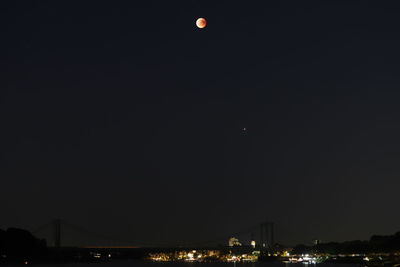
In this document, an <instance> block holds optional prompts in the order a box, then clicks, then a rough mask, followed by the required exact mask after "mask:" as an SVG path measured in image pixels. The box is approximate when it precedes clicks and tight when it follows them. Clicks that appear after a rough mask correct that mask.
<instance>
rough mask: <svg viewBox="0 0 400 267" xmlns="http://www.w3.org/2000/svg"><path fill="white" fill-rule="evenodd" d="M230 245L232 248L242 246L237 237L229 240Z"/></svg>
mask: <svg viewBox="0 0 400 267" xmlns="http://www.w3.org/2000/svg"><path fill="white" fill-rule="evenodd" d="M228 245H229V246H230V247H236V246H241V245H242V244H241V243H240V242H239V239H237V238H236V237H231V238H229V240H228Z"/></svg>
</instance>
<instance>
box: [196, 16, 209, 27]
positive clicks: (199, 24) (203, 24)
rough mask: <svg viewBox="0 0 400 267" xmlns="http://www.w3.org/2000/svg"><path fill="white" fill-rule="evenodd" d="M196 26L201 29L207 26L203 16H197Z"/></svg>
mask: <svg viewBox="0 0 400 267" xmlns="http://www.w3.org/2000/svg"><path fill="white" fill-rule="evenodd" d="M196 26H197V27H198V28H200V29H203V28H205V27H206V26H207V21H206V19H205V18H198V19H197V20H196Z"/></svg>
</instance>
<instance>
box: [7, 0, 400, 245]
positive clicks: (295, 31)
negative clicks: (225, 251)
mask: <svg viewBox="0 0 400 267" xmlns="http://www.w3.org/2000/svg"><path fill="white" fill-rule="evenodd" d="M399 9H400V4H399V3H398V2H395V1H385V2H373V1H339V2H338V1H335V2H333V1H329V2H321V1H309V2H299V1H287V2H284V3H283V2H268V3H266V2H265V1H250V2H244V1H236V0H233V1H223V0H221V1H218V3H215V1H211V0H204V1H197V0H190V1H188V0H185V1H179V0H177V1H173V2H170V1H168V2H166V1H134V2H132V1H131V2H125V1H113V2H112V3H111V2H110V1H102V0H100V1H85V2H83V3H82V2H78V1H57V2H53V1H34V2H28V1H2V2H1V3H0V25H1V26H0V29H1V33H2V42H0V48H1V49H0V51H1V52H0V71H1V73H2V78H1V79H0V88H1V90H0V109H1V110H0V114H1V115H0V116H1V117H0V118H1V122H2V127H1V129H2V130H1V133H0V140H1V141H0V151H1V153H0V156H1V158H0V160H1V162H2V164H1V166H0V177H1V182H2V185H1V186H0V202H1V203H2V212H1V218H2V220H1V221H0V228H1V229H4V228H7V227H19V228H24V229H32V228H34V227H38V226H40V225H42V224H44V223H47V222H50V221H51V220H53V219H55V218H62V219H65V220H68V221H70V222H73V223H75V224H77V225H80V226H82V227H84V228H86V229H91V230H93V232H96V233H104V234H106V235H109V236H117V237H121V238H124V239H129V240H137V241H138V242H146V243H158V242H159V243H166V244H172V243H175V242H177V243H179V242H182V243H184V242H200V241H203V240H212V239H213V238H215V237H220V236H225V235H227V234H230V233H235V232H237V231H241V229H244V228H246V227H251V226H254V225H257V224H259V223H261V222H264V221H272V222H274V223H275V226H276V227H275V229H276V232H275V233H276V241H277V242H279V243H283V244H288V245H293V244H298V243H306V244H308V243H310V242H312V240H313V239H320V240H323V241H344V240H355V239H360V240H365V239H368V238H369V236H370V235H371V234H381V235H386V234H393V233H395V232H397V231H399V230H400V227H399V225H400V215H399V213H398V212H396V211H397V203H398V200H397V196H398V192H399V189H398V188H400V182H399V179H398V177H399V175H400V169H399V164H398V161H399V157H400V153H399V151H400V142H399V138H398V136H400V116H399V115H400V105H399V100H400V90H399V87H400V76H399V73H400V52H399V49H398V48H399V47H400V34H399V33H400V27H399V25H400V16H399V15H398V14H399ZM199 17H204V18H206V19H207V22H208V24H207V27H206V28H204V29H199V28H197V27H196V25H195V22H196V19H197V18H199ZM244 129H245V130H244ZM70 238H71V240H69V242H71V243H73V242H77V240H76V239H75V240H74V238H73V237H72V236H71V237H70Z"/></svg>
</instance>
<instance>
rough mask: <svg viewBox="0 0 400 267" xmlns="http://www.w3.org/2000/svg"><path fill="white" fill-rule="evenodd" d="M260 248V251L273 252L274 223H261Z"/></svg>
mask: <svg viewBox="0 0 400 267" xmlns="http://www.w3.org/2000/svg"><path fill="white" fill-rule="evenodd" d="M260 246H261V249H265V250H268V251H270V252H273V246H274V223H273V222H263V223H261V225H260Z"/></svg>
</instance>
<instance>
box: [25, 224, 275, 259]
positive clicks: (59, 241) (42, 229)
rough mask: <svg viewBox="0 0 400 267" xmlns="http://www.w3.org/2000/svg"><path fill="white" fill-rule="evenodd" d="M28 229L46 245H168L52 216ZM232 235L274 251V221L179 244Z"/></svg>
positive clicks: (214, 242) (217, 241)
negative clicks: (87, 227) (120, 234)
mask: <svg viewBox="0 0 400 267" xmlns="http://www.w3.org/2000/svg"><path fill="white" fill-rule="evenodd" d="M31 232H32V234H34V235H35V236H37V237H39V238H44V239H46V240H47V243H48V246H49V247H53V248H66V247H76V248H78V247H79V248H92V249H93V248H97V249H114V250H118V249H138V248H142V249H143V248H147V249H148V248H164V249H167V247H169V248H171V247H170V246H168V245H166V244H149V243H143V242H138V241H135V240H129V239H126V238H121V237H117V236H111V235H107V234H103V233H98V232H95V231H93V230H90V229H86V228H85V227H82V226H79V225H77V224H74V223H71V222H69V221H67V220H61V219H55V220H52V221H50V222H47V223H45V224H43V225H41V226H39V227H36V228H34V229H31ZM231 237H235V238H238V239H239V240H241V241H242V242H243V244H242V247H250V246H253V248H254V249H258V250H261V251H265V252H273V250H274V244H275V243H274V242H275V240H274V223H272V222H262V223H260V224H256V225H253V226H250V227H246V228H244V229H242V230H240V231H236V232H232V233H230V234H225V235H223V236H222V235H221V236H219V237H216V238H213V239H210V240H206V241H200V242H193V243H185V244H180V245H179V246H178V247H179V248H194V249H199V248H211V247H221V246H227V245H228V239H229V238H231ZM71 239H73V240H75V242H71ZM77 240H78V241H77ZM79 240H80V241H79ZM252 241H253V244H252ZM73 243H74V244H73ZM72 244H73V245H72ZM104 244H107V245H104Z"/></svg>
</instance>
